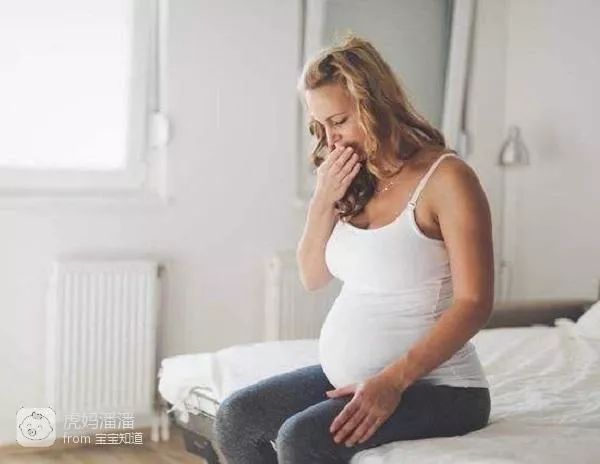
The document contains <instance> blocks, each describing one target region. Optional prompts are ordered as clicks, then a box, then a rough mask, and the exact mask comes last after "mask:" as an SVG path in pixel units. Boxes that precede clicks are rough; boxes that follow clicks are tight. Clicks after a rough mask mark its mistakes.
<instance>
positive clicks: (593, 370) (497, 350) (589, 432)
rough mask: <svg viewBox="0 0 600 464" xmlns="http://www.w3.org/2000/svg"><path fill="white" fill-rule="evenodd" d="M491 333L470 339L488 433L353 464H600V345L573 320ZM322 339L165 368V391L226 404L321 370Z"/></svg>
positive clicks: (381, 453)
mask: <svg viewBox="0 0 600 464" xmlns="http://www.w3.org/2000/svg"><path fill="white" fill-rule="evenodd" d="M556 323H557V327H542V326H538V327H516V328H497V329H485V330H482V331H480V332H479V333H478V334H477V335H476V336H475V337H473V339H472V340H471V341H472V342H473V344H474V345H475V347H476V349H477V352H478V354H479V357H480V360H481V362H482V365H483V367H484V370H485V373H486V376H487V378H488V381H489V383H490V394H491V399H492V411H491V415H490V421H489V424H488V426H487V427H485V428H484V429H481V430H478V431H476V432H472V433H470V434H467V435H464V436H461V437H442V438H432V439H423V440H410V441H400V442H395V443H390V444H387V445H383V446H380V447H377V448H373V449H370V450H367V451H363V452H361V453H358V454H357V455H356V456H355V457H354V458H353V459H352V464H375V463H381V464H384V463H419V464H421V463H422V464H429V463H481V464H484V463H486V464H495V463H537V462H540V463H541V462H544V463H548V464H552V463H557V464H558V463H564V462H573V463H600V340H599V339H591V338H587V337H583V336H581V334H580V333H579V332H578V331H577V330H576V324H574V323H573V322H572V321H570V320H568V319H558V320H557V321H556ZM317 362H318V357H317V340H316V339H309V340H293V341H283V342H265V343H255V344H247V345H238V346H233V347H229V348H225V349H222V350H219V351H217V352H214V353H200V354H196V355H184V356H176V357H173V358H168V359H165V360H164V361H163V362H162V367H161V374H160V381H159V391H160V393H161V394H162V395H163V397H164V398H165V399H167V400H168V401H169V402H171V403H173V404H176V405H179V407H178V409H180V410H188V411H189V410H190V409H192V412H195V411H193V408H190V407H189V404H188V405H186V404H185V403H184V400H185V396H186V395H187V393H189V390H190V389H191V388H193V387H194V386H203V387H205V388H208V389H210V392H211V395H212V396H213V397H214V398H215V399H216V400H218V401H221V400H222V399H224V398H225V397H226V396H228V395H229V394H230V393H231V392H233V391H235V390H237V389H239V388H242V387H245V386H247V385H250V384H252V383H254V382H257V381H258V380H261V379H263V378H266V377H269V376H271V375H275V374H278V373H281V372H286V371H288V370H292V369H295V368H298V367H302V366H305V365H309V364H316V363H317Z"/></svg>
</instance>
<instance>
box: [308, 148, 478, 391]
mask: <svg viewBox="0 0 600 464" xmlns="http://www.w3.org/2000/svg"><path fill="white" fill-rule="evenodd" d="M447 156H454V155H453V154H452V153H446V154H444V155H442V156H441V157H440V158H438V160H437V161H436V162H435V163H433V164H432V166H431V167H430V168H429V170H428V171H427V173H426V174H425V175H424V176H423V178H422V179H421V181H420V182H419V184H418V185H417V188H416V189H415V192H414V194H413V195H412V197H411V199H410V201H409V203H408V205H407V206H406V208H405V209H404V210H403V211H402V212H401V213H400V215H399V216H397V217H396V219H395V220H394V221H393V222H391V223H390V224H387V225H385V226H383V227H379V228H377V229H360V228H357V227H355V226H353V225H352V224H350V223H347V222H342V221H337V223H336V224H335V226H334V229H333V231H332V233H331V236H330V238H329V240H328V241H327V245H326V249H325V261H326V263H327V266H328V268H329V270H330V272H331V273H332V274H333V275H334V276H335V277H337V278H338V279H340V280H341V281H342V282H343V286H342V288H341V291H340V293H339V295H338V296H337V298H336V299H335V301H334V303H333V306H332V307H331V309H330V310H329V312H328V314H327V317H326V319H325V322H324V323H323V326H322V327H321V333H320V336H319V361H320V363H321V366H322V368H323V371H324V372H325V374H326V375H327V378H328V379H329V381H330V382H331V384H332V385H333V386H335V387H336V388H339V387H342V386H344V385H347V384H350V383H356V382H361V381H363V380H364V379H365V378H367V377H369V376H371V375H374V374H376V373H377V372H378V371H380V370H381V369H383V368H384V367H385V366H387V365H389V364H390V363H392V362H394V361H396V360H397V359H399V358H400V357H401V356H402V355H404V354H405V353H406V352H407V351H408V350H409V349H410V348H411V347H412V346H413V345H414V343H415V342H416V341H417V340H418V339H420V338H421V337H422V336H423V335H425V333H426V332H428V330H429V329H430V328H431V326H432V325H433V324H434V323H435V321H436V320H437V319H438V318H439V317H440V316H441V315H442V314H443V313H444V311H445V310H446V309H447V308H448V307H449V306H450V305H451V304H452V299H453V294H452V276H451V274H450V263H449V259H448V253H447V251H446V247H445V244H444V242H443V241H442V240H436V239H432V238H429V237H427V236H426V235H424V234H423V233H422V232H421V230H420V229H419V227H418V225H417V223H416V221H415V216H414V210H415V206H416V203H417V200H418V199H419V195H420V193H421V191H422V190H423V187H425V184H426V183H427V180H428V179H429V177H430V176H431V174H432V173H433V171H434V170H435V168H436V167H437V166H438V164H439V163H440V162H441V161H442V160H443V159H444V158H446V157H447ZM415 383H430V384H436V385H452V386H459V387H486V388H489V384H488V382H487V379H486V377H485V374H484V371H483V369H482V366H481V364H480V361H479V358H478V356H477V352H476V351H475V347H474V345H473V344H472V343H471V342H467V343H465V344H464V345H463V346H462V347H461V348H460V349H459V350H458V351H457V352H456V353H455V354H454V355H453V356H452V357H451V358H450V359H448V360H447V361H446V362H444V363H443V364H441V365H440V366H439V367H437V368H436V369H434V370H433V371H431V372H430V373H429V374H426V375H425V376H423V377H421V378H420V379H418V380H417V381H416V382H415Z"/></svg>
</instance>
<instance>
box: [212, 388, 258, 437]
mask: <svg viewBox="0 0 600 464" xmlns="http://www.w3.org/2000/svg"><path fill="white" fill-rule="evenodd" d="M255 396H256V395H255V394H254V391H253V390H252V389H251V388H244V389H241V390H237V391H235V392H233V393H231V394H230V395H229V396H228V397H226V398H225V399H224V400H223V401H221V403H220V404H219V408H218V409H217V413H216V415H215V420H214V425H213V431H214V433H215V435H216V437H217V441H219V442H225V441H228V440H230V439H232V440H236V439H237V435H239V434H240V433H244V432H245V433H246V434H247V433H248V427H246V421H248V420H251V418H253V417H256V415H255V414H254V408H255V407H256V397H255Z"/></svg>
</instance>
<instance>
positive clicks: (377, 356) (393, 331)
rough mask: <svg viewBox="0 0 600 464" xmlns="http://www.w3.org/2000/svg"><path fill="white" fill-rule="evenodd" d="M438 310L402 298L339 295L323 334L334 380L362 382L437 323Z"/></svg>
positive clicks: (323, 355) (325, 361)
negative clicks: (403, 301)
mask: <svg viewBox="0 0 600 464" xmlns="http://www.w3.org/2000/svg"><path fill="white" fill-rule="evenodd" d="M434 322H435V319H434V317H433V311H431V310H429V309H428V308H424V307H416V306H415V305H414V304H411V305H410V306H403V305H402V304H401V303H400V302H396V303H395V304H390V302H389V301H379V302H376V303H375V302H373V301H369V302H367V301H361V300H358V299H356V300H352V299H347V298H346V299H340V298H338V299H337V300H336V301H335V302H334V304H333V306H332V308H331V310H330V311H329V313H328V314H327V317H326V319H325V322H324V323H323V326H322V327H321V333H320V335H319V361H320V363H321V365H322V367H323V371H324V372H325V375H327V378H328V379H329V381H330V382H331V384H332V385H333V386H334V387H336V388H339V387H342V386H344V385H347V384H351V383H357V382H362V381H363V380H365V379H366V378H367V377H369V376H371V375H374V374H376V373H377V372H379V371H380V370H381V369H383V368H384V367H385V366H387V365H388V364H390V363H391V362H393V361H395V360H397V359H398V358H400V357H401V356H402V355H403V354H405V353H406V352H407V351H408V349H410V347H411V346H412V345H413V344H414V343H415V342H416V341H417V340H418V339H419V338H421V336H422V335H424V334H425V333H426V332H427V330H428V329H429V328H430V327H431V326H432V325H433V323H434Z"/></svg>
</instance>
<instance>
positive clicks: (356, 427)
mask: <svg viewBox="0 0 600 464" xmlns="http://www.w3.org/2000/svg"><path fill="white" fill-rule="evenodd" d="M403 393H404V389H402V388H400V387H398V386H397V384H396V383H395V382H393V381H392V379H391V378H390V376H389V375H387V374H384V373H382V372H380V373H377V374H375V375H373V376H371V377H368V378H367V379H366V380H364V381H363V382H360V383H354V384H351V385H346V386H344V387H340V388H336V389H334V390H329V391H328V392H327V396H328V397H329V398H336V397H340V396H345V395H349V394H354V397H353V398H352V400H351V401H350V402H349V403H348V404H347V405H346V406H345V407H344V409H342V411H341V412H340V413H339V414H338V415H337V417H336V418H335V419H334V420H333V422H332V423H331V427H330V428H329V430H330V432H331V433H332V434H334V435H335V436H334V441H335V442H336V443H340V442H342V441H344V440H345V441H346V446H352V445H354V444H355V443H356V442H359V443H363V442H364V441H366V440H368V439H369V438H370V437H371V436H372V435H373V434H374V433H375V432H376V431H377V429H378V428H379V427H380V426H381V424H383V423H384V422H385V421H386V420H387V419H388V417H390V416H391V415H392V414H393V412H394V411H395V410H396V408H397V407H398V405H399V404H400V400H401V398H402V394H403Z"/></svg>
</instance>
